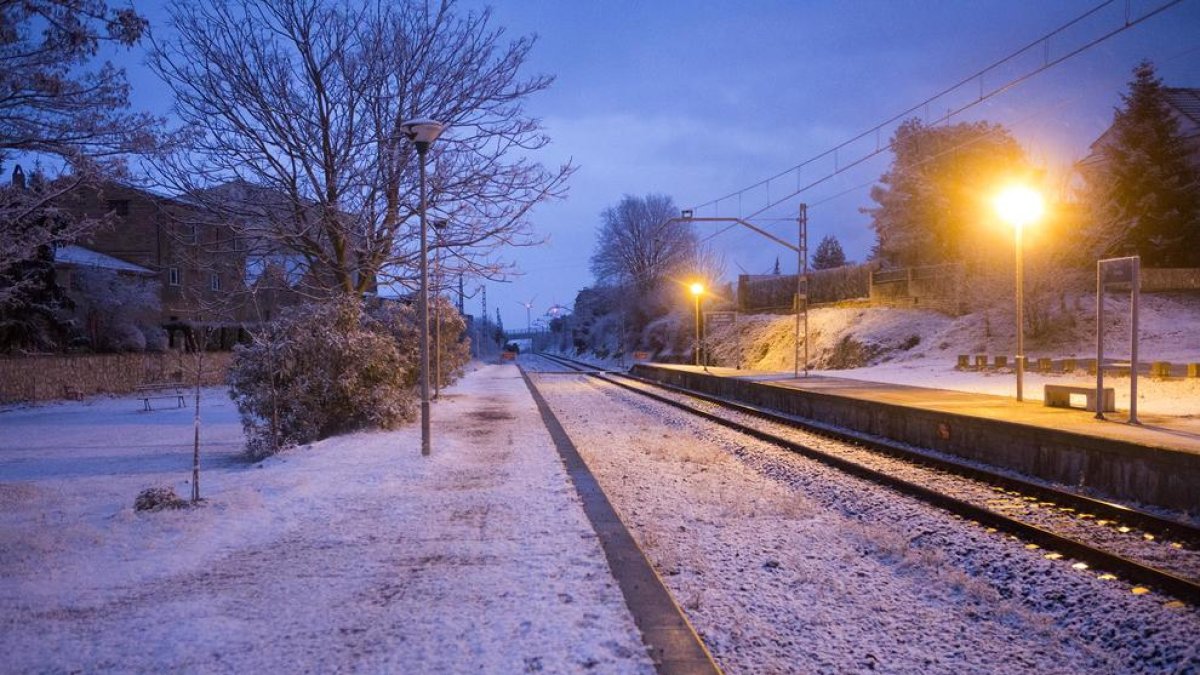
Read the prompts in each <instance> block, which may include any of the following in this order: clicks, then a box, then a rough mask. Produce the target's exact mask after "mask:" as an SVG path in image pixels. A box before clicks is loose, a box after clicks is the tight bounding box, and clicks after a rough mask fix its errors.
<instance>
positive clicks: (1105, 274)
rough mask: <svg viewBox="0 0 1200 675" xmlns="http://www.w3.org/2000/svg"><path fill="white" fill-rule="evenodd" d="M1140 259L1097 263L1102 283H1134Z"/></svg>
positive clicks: (1112, 259)
mask: <svg viewBox="0 0 1200 675" xmlns="http://www.w3.org/2000/svg"><path fill="white" fill-rule="evenodd" d="M1137 263H1138V258H1137V257H1136V256H1135V257H1131V258H1109V259H1108V260H1101V261H1099V262H1098V263H1097V267H1098V268H1099V270H1100V283H1102V284H1131V283H1133V275H1134V270H1136V269H1137V268H1138V267H1139V265H1138V264H1137Z"/></svg>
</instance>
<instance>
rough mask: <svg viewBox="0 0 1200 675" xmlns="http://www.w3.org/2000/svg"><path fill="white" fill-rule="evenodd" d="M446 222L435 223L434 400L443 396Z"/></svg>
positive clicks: (437, 221) (436, 221) (438, 221)
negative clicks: (443, 302) (443, 254)
mask: <svg viewBox="0 0 1200 675" xmlns="http://www.w3.org/2000/svg"><path fill="white" fill-rule="evenodd" d="M446 224H447V223H446V221H445V220H435V221H433V237H434V239H435V240H436V242H435V244H436V245H435V246H434V247H433V398H434V400H435V401H436V400H437V399H439V398H441V395H442V303H441V299H442V230H443V229H445V228H446Z"/></svg>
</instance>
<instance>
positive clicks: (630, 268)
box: [591, 194, 699, 293]
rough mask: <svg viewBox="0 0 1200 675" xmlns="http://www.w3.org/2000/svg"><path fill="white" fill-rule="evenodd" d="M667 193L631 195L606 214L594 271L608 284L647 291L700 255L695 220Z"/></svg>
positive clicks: (602, 220)
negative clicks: (686, 218)
mask: <svg viewBox="0 0 1200 675" xmlns="http://www.w3.org/2000/svg"><path fill="white" fill-rule="evenodd" d="M678 215H679V210H678V209H677V208H675V202H674V201H673V200H672V199H671V198H670V197H668V196H666V195H653V194H652V195H646V196H645V197H634V196H632V195H625V196H624V197H623V198H622V199H621V202H620V203H619V204H617V205H616V206H611V207H609V208H607V209H605V210H604V211H603V212H602V213H601V214H600V220H601V222H600V228H599V231H598V232H597V233H596V249H595V252H594V253H592V261H591V262H592V274H594V275H595V276H596V280H597V281H598V282H600V284H602V285H611V286H628V287H632V288H634V289H636V290H637V291H640V292H642V293H645V292H648V291H650V290H651V289H654V288H657V287H658V286H660V285H661V283H662V282H663V280H664V279H666V278H668V277H670V276H673V275H676V274H677V272H679V271H680V270H682V269H683V268H685V267H686V266H687V265H688V264H690V263H692V262H694V261H695V259H696V258H697V252H698V250H699V244H698V241H697V239H696V233H695V230H694V229H693V228H692V225H691V223H689V222H686V221H682V220H675V221H673V222H672V221H671V219H673V218H675V217H676V216H678Z"/></svg>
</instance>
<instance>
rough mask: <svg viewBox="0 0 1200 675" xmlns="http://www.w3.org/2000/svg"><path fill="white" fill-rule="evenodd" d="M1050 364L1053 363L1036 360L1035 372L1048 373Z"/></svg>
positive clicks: (1047, 360) (1046, 360) (1048, 360)
mask: <svg viewBox="0 0 1200 675" xmlns="http://www.w3.org/2000/svg"><path fill="white" fill-rule="evenodd" d="M1052 364H1053V362H1052V361H1051V360H1050V359H1038V360H1037V371H1038V372H1039V373H1048V372H1050V369H1051V366H1052Z"/></svg>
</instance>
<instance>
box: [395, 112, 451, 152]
mask: <svg viewBox="0 0 1200 675" xmlns="http://www.w3.org/2000/svg"><path fill="white" fill-rule="evenodd" d="M445 129H446V125H444V124H442V123H441V122H438V121H435V120H430V119H424V118H421V119H415V120H409V121H407V122H401V123H400V131H402V132H403V133H404V135H405V136H407V137H408V140H410V141H412V142H413V143H416V144H417V149H422V148H428V147H429V144H430V143H433V142H434V141H436V140H437V138H438V136H441V135H442V131H444V130H445Z"/></svg>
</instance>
